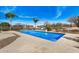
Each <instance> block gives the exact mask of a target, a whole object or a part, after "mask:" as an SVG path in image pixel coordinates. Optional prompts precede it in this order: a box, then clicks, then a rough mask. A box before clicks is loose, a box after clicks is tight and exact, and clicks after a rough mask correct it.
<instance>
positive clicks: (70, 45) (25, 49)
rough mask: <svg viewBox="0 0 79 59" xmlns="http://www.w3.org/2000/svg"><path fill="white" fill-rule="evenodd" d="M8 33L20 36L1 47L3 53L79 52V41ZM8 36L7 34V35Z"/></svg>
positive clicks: (0, 50)
mask: <svg viewBox="0 0 79 59" xmlns="http://www.w3.org/2000/svg"><path fill="white" fill-rule="evenodd" d="M8 33H15V34H17V35H19V36H20V37H19V38H17V39H16V40H15V41H14V42H12V43H11V44H9V45H8V46H5V47H4V48H2V49H0V52H2V53H53V52H54V53H58V52H60V53H69V52H71V53H76V52H79V49H78V48H75V46H79V43H78V42H75V41H73V40H68V39H66V38H64V37H62V38H60V39H59V40H58V41H57V42H51V41H48V40H45V39H41V38H38V37H34V36H31V35H27V34H22V33H20V32H16V31H8ZM69 35H70V36H74V37H75V36H78V34H74V35H71V34H68V33H67V34H66V35H65V36H69ZM6 36H7V35H6Z"/></svg>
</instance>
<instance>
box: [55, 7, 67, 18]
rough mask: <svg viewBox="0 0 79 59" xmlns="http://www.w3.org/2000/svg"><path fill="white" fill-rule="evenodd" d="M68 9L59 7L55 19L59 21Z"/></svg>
mask: <svg viewBox="0 0 79 59" xmlns="http://www.w3.org/2000/svg"><path fill="white" fill-rule="evenodd" d="M65 9H66V7H65V6H62V7H61V6H60V7H57V12H56V14H57V15H56V17H55V19H57V18H59V17H60V16H61V15H62V13H63V11H64V10H65Z"/></svg>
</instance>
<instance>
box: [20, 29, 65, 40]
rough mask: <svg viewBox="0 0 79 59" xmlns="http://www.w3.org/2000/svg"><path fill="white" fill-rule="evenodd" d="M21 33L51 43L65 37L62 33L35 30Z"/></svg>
mask: <svg viewBox="0 0 79 59" xmlns="http://www.w3.org/2000/svg"><path fill="white" fill-rule="evenodd" d="M20 32H21V33H24V34H29V35H32V36H36V37H40V38H43V39H46V40H50V41H57V40H58V39H59V38H61V37H62V36H63V35H64V34H60V33H53V32H43V31H34V30H21V31H20Z"/></svg>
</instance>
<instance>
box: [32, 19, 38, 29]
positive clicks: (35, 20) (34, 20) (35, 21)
mask: <svg viewBox="0 0 79 59" xmlns="http://www.w3.org/2000/svg"><path fill="white" fill-rule="evenodd" d="M38 21H39V19H37V18H33V22H34V23H35V29H36V23H37V22H38Z"/></svg>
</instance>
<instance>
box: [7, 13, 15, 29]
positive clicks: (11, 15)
mask: <svg viewBox="0 0 79 59" xmlns="http://www.w3.org/2000/svg"><path fill="white" fill-rule="evenodd" d="M5 16H6V17H7V18H8V19H9V23H10V30H11V29H12V25H11V24H12V18H14V17H15V16H16V15H15V14H13V13H10V12H8V13H6V14H5Z"/></svg>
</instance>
